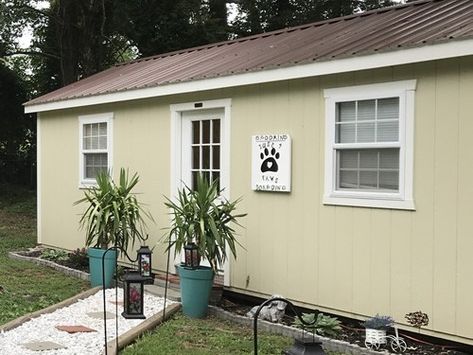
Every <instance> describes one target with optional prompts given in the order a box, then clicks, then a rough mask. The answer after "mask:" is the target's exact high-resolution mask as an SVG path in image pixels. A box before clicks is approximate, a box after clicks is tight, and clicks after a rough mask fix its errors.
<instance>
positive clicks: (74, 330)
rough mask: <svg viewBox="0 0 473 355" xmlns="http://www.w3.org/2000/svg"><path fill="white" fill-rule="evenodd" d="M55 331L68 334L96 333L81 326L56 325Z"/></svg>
mask: <svg viewBox="0 0 473 355" xmlns="http://www.w3.org/2000/svg"><path fill="white" fill-rule="evenodd" d="M56 329H57V330H62V331H64V332H68V333H69V334H74V333H90V332H96V330H95V329H91V328H88V327H85V326H83V325H56Z"/></svg>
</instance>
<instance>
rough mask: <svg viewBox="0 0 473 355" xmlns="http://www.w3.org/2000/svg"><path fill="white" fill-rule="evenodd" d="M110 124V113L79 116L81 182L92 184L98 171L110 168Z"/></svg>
mask: <svg viewBox="0 0 473 355" xmlns="http://www.w3.org/2000/svg"><path fill="white" fill-rule="evenodd" d="M111 125H112V115H111V114H102V115H90V116H81V117H80V118H79V131H80V142H79V144H80V182H81V184H94V183H95V178H96V176H97V174H98V173H99V172H101V171H108V170H109V169H110V168H111V164H110V162H111V146H112V142H111V141H112V137H111V132H112V130H111Z"/></svg>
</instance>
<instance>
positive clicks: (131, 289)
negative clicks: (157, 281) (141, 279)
mask: <svg viewBox="0 0 473 355" xmlns="http://www.w3.org/2000/svg"><path fill="white" fill-rule="evenodd" d="M127 291H128V313H129V314H142V313H143V296H142V291H143V290H142V284H141V283H138V282H130V283H129V285H128V290H127Z"/></svg>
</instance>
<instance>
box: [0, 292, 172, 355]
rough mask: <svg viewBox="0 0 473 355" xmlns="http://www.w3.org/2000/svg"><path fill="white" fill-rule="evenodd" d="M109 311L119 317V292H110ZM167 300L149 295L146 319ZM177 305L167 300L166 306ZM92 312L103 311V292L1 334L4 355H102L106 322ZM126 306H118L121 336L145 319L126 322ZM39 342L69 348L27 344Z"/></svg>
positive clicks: (111, 328)
mask: <svg viewBox="0 0 473 355" xmlns="http://www.w3.org/2000/svg"><path fill="white" fill-rule="evenodd" d="M106 299H107V302H106V303H107V312H111V313H113V314H115V304H113V303H111V302H110V301H115V289H108V290H106ZM122 299H123V290H122V289H118V301H122ZM163 302H164V299H163V298H161V297H156V296H152V295H149V294H147V293H145V295H144V304H145V312H144V314H145V316H146V318H148V317H150V316H152V315H154V314H156V313H158V312H159V311H161V310H162V309H163ZM171 303H174V302H172V301H169V300H167V301H166V304H171ZM89 312H103V293H102V291H99V292H97V293H96V294H95V295H92V296H90V297H88V298H85V299H83V300H79V301H78V302H76V303H74V304H72V305H70V306H68V307H64V308H60V309H58V310H56V311H55V312H53V313H49V314H43V315H42V316H40V317H38V318H35V319H33V320H30V321H28V322H26V323H23V324H22V325H21V326H19V327H17V328H15V329H12V330H10V331H8V332H5V333H1V334H0V354H1V355H20V354H21V355H89V354H90V355H95V354H97V355H99V354H101V353H102V351H103V349H104V326H103V319H94V318H91V317H89V316H88V315H87V313H89ZM121 312H123V305H120V304H119V305H118V334H119V335H121V334H123V333H125V332H127V331H128V330H130V329H131V328H133V327H136V326H137V325H139V324H140V323H142V322H143V321H144V319H125V318H123V317H122V316H121ZM57 325H84V326H86V327H89V328H92V329H95V330H96V331H97V332H91V333H76V334H69V333H67V332H64V331H59V330H57V329H56V328H55V327H56V326H57ZM114 338H115V318H114V319H107V339H108V341H110V340H113V339H114ZM33 341H34V342H38V341H52V342H55V343H58V344H61V345H64V346H66V347H67V349H57V350H47V351H31V350H27V349H25V348H24V347H23V344H25V343H30V342H33Z"/></svg>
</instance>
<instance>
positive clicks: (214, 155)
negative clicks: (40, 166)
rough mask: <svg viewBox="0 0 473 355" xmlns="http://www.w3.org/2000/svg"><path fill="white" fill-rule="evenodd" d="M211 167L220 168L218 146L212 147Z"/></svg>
mask: <svg viewBox="0 0 473 355" xmlns="http://www.w3.org/2000/svg"><path fill="white" fill-rule="evenodd" d="M212 169H217V170H218V169H220V146H219V145H214V146H213V147H212Z"/></svg>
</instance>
